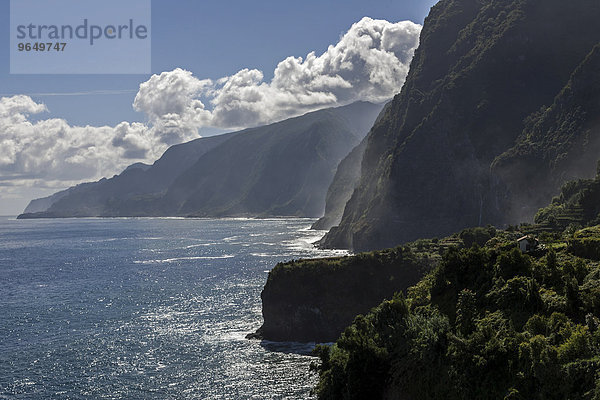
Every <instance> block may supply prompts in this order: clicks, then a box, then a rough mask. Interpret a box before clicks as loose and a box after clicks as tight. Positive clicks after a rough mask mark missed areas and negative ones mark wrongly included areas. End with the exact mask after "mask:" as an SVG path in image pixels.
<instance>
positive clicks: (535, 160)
mask: <svg viewBox="0 0 600 400" xmlns="http://www.w3.org/2000/svg"><path fill="white" fill-rule="evenodd" d="M599 71H600V45H597V46H595V47H594V49H593V50H592V52H591V53H590V54H589V55H588V57H586V58H585V60H584V61H583V62H582V63H581V65H580V66H579V67H578V68H577V70H576V71H575V72H574V73H573V75H572V77H571V79H570V80H569V82H568V83H567V85H566V86H565V87H564V88H563V90H562V91H561V92H560V94H559V95H558V96H557V97H556V98H555V99H554V102H553V103H552V104H551V105H550V106H549V107H542V108H541V109H540V111H538V112H537V113H534V114H532V115H531V116H530V117H529V118H528V120H527V121H526V125H527V126H526V129H525V130H524V131H523V133H522V135H521V136H520V137H519V139H518V141H517V144H516V145H515V146H514V147H513V148H511V149H510V150H508V151H507V152H505V153H504V154H502V155H501V156H500V157H498V158H497V159H496V161H495V162H494V164H493V165H492V172H493V173H494V174H495V175H497V176H498V177H499V183H500V184H502V185H504V186H505V187H506V189H505V190H506V192H507V196H509V197H510V198H511V199H512V202H511V204H510V208H508V209H507V210H506V213H507V215H508V216H509V217H510V218H511V219H512V220H518V219H525V218H530V217H531V215H532V214H533V213H534V212H535V211H536V210H537V209H538V208H540V207H542V206H543V205H544V204H547V203H548V202H549V201H550V199H551V198H552V195H553V194H555V193H556V192H557V191H558V189H559V188H560V186H561V185H562V184H564V183H565V182H566V181H568V180H572V179H576V178H591V177H594V175H595V173H596V165H597V161H598V159H600V74H599ZM571 186H572V185H571Z"/></svg>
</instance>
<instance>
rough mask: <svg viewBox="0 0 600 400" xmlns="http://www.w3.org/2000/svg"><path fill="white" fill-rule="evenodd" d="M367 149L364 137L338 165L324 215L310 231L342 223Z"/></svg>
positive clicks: (376, 121) (388, 105) (326, 228)
mask: <svg viewBox="0 0 600 400" xmlns="http://www.w3.org/2000/svg"><path fill="white" fill-rule="evenodd" d="M391 104H392V103H391V102H389V103H387V104H386V105H385V106H384V107H383V110H381V113H380V114H379V116H378V117H377V119H376V120H375V124H377V123H378V122H379V121H380V120H381V118H382V116H383V115H385V112H386V110H387V109H388V108H389V107H390V106H391ZM366 148H367V139H366V137H365V138H364V139H363V140H362V141H361V142H360V144H359V145H358V146H356V147H355V148H354V149H352V151H351V152H350V154H348V155H347V156H346V157H345V158H344V159H343V160H342V161H341V162H340V164H339V165H338V167H337V170H336V172H335V175H334V177H333V181H332V182H331V185H330V186H329V189H327V197H326V199H325V215H323V216H322V217H321V218H319V220H318V221H316V222H315V223H314V224H313V225H312V229H318V230H328V229H331V228H332V227H334V226H337V225H339V223H340V222H341V221H342V215H343V214H344V208H345V207H346V203H347V202H348V200H350V197H352V193H353V192H354V189H355V188H356V185H358V182H359V180H360V171H361V169H360V167H361V164H362V159H363V155H364V154H365V149H366Z"/></svg>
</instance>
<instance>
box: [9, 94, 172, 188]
mask: <svg viewBox="0 0 600 400" xmlns="http://www.w3.org/2000/svg"><path fill="white" fill-rule="evenodd" d="M45 111H47V109H46V106H45V105H44V104H39V103H36V102H35V101H33V100H32V99H31V98H30V97H28V96H13V97H2V98H0V175H1V176H2V179H1V180H2V181H4V182H7V181H15V180H18V181H20V182H22V183H23V181H25V183H26V182H27V181H32V182H36V181H38V180H39V179H45V180H48V181H59V182H60V181H76V180H81V179H91V178H97V177H99V176H100V175H101V173H106V172H109V173H113V172H116V171H118V170H119V169H122V168H124V167H125V166H127V165H128V164H130V163H131V162H132V160H138V159H148V158H153V157H157V156H159V155H160V152H161V151H164V150H165V149H166V147H167V145H166V144H164V143H162V144H161V142H160V141H159V140H157V138H156V137H155V136H153V135H152V133H151V132H150V129H149V128H148V127H147V126H146V125H144V124H140V123H133V124H130V123H127V122H122V123H121V124H119V125H118V126H116V127H109V126H102V127H93V126H85V127H81V126H71V125H69V124H68V123H67V122H66V121H65V120H63V119H59V118H49V119H41V120H39V121H37V122H31V121H30V119H29V117H30V116H31V115H34V114H39V113H42V112H45Z"/></svg>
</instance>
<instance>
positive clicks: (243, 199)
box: [20, 102, 382, 218]
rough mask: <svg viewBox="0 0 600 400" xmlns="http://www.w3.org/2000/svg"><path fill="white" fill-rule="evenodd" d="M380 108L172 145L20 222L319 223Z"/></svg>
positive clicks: (342, 110) (366, 106)
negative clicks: (336, 180) (262, 219)
mask: <svg viewBox="0 0 600 400" xmlns="http://www.w3.org/2000/svg"><path fill="white" fill-rule="evenodd" d="M381 108H382V106H380V105H376V104H371V103H366V102H359V103H354V104H350V105H348V106H345V107H338V108H331V109H326V110H321V111H317V112H313V113H309V114H306V115H303V116H301V117H297V118H292V119H289V120H286V121H282V122H279V123H275V124H272V125H268V126H263V127H259V128H254V129H248V130H245V131H241V132H234V133H229V134H225V135H220V136H213V137H208V138H201V139H198V140H195V141H192V142H189V143H184V144H181V145H176V146H173V147H171V148H169V149H168V150H167V151H166V152H165V154H164V155H163V156H162V157H161V158H160V159H159V160H158V161H156V162H155V163H154V165H152V166H150V167H141V166H136V167H134V168H128V169H127V170H125V171H124V172H123V173H122V174H120V175H118V176H115V177H113V178H110V179H102V180H100V181H98V182H93V183H85V184H81V185H78V186H76V187H74V188H71V189H69V190H68V191H66V192H64V193H63V194H62V195H61V196H54V197H53V198H49V199H46V200H44V201H43V202H40V201H34V202H32V206H31V207H29V208H28V212H32V213H31V214H24V215H22V216H20V217H21V218H38V217H88V216H100V217H116V216H203V217H204V216H210V217H221V216H236V215H244V216H247V215H250V216H271V215H274V216H288V215H296V216H304V217H319V216H321V215H322V214H323V209H324V206H325V194H326V191H327V188H328V186H329V184H330V183H331V180H332V178H333V175H334V172H335V168H336V166H337V164H338V163H339V162H340V160H341V159H342V158H344V156H346V155H347V154H348V153H349V152H350V150H351V149H352V148H353V147H354V146H355V145H357V144H358V143H359V142H360V140H361V139H363V138H364V136H365V135H366V133H367V132H368V130H369V128H370V127H371V126H372V124H373V121H375V119H376V117H377V115H378V114H379V112H380V110H381ZM34 205H35V206H36V208H35V209H34V208H33V206H34ZM38 206H39V207H38ZM33 210H35V212H34V211H33Z"/></svg>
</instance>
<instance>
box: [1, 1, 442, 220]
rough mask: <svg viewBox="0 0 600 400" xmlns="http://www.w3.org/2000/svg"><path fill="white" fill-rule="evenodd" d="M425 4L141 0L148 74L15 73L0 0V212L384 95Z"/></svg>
mask: <svg viewBox="0 0 600 400" xmlns="http://www.w3.org/2000/svg"><path fill="white" fill-rule="evenodd" d="M16 1H19V0H16ZM52 1H54V0H46V2H52ZM124 1H127V0H124ZM434 3H435V1H434V0H395V1H392V0H371V1H368V2H367V1H364V0H362V1H355V0H343V1H342V0H318V1H317V0H305V1H302V2H287V1H281V0H278V1H272V0H267V1H263V0H256V1H253V2H249V1H247V0H246V1H233V0H229V1H227V0H220V1H212V0H152V2H151V6H152V7H151V15H152V22H151V40H152V46H151V51H152V58H151V73H150V74H129V75H116V74H110V75H100V74H96V75H84V74H77V75H51V74H44V75H19V74H10V67H9V65H10V40H9V36H10V23H9V21H10V2H9V0H0V19H1V21H0V215H16V214H18V213H20V212H22V211H23V209H24V207H25V206H26V205H27V203H28V202H29V200H31V199H32V198H36V197H41V196H46V195H49V194H52V193H54V192H56V191H57V190H60V189H64V188H66V187H68V186H70V185H73V184H76V183H78V182H83V181H90V180H96V179H99V178H100V177H103V176H109V177H110V176H112V175H113V174H115V173H118V172H120V171H121V170H122V169H123V168H124V167H126V166H127V165H129V164H132V163H134V162H138V161H143V162H147V163H152V162H153V161H154V160H155V159H157V158H158V157H160V155H161V154H162V152H164V150H165V149H166V148H168V146H170V145H172V144H176V143H181V142H185V141H188V140H191V139H194V138H196V137H199V136H208V135H211V134H215V133H218V132H224V131H231V130H234V129H239V128H245V127H250V126H258V125H262V124H266V123H270V122H275V121H277V120H281V119H285V118H288V117H292V116H296V115H300V114H302V113H305V112H308V111H312V110H314V109H318V108H323V107H328V106H336V105H342V104H347V103H349V102H352V101H357V100H367V101H373V102H383V101H386V100H388V99H389V98H391V97H392V96H393V95H394V94H395V93H397V92H399V90H400V89H401V86H402V84H403V82H404V78H405V76H406V73H407V72H408V66H409V64H410V59H411V58H412V54H413V52H414V48H415V47H416V46H417V45H418V34H419V31H420V28H421V26H420V25H421V24H422V23H423V20H424V18H425V16H426V15H427V14H428V12H429V9H430V7H431V6H433V4H434ZM118 11H119V10H115V11H114V12H115V13H117V14H118ZM61 12H62V13H65V14H66V15H67V16H68V13H69V10H68V9H65V10H61Z"/></svg>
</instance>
